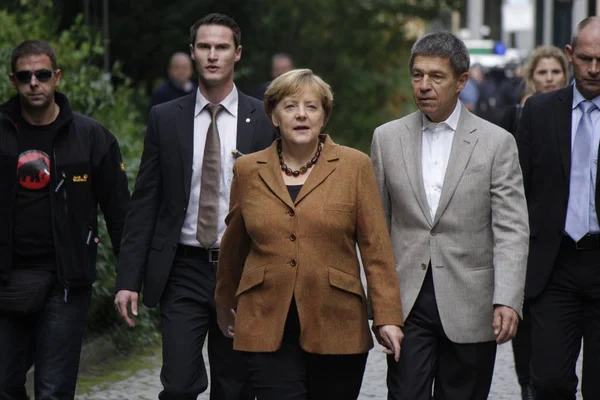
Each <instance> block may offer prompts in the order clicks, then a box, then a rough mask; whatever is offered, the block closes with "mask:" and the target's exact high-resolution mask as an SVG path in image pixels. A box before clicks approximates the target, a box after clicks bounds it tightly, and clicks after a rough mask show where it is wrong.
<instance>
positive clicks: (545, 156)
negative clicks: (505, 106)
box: [516, 86, 600, 299]
mask: <svg viewBox="0 0 600 400" xmlns="http://www.w3.org/2000/svg"><path fill="white" fill-rule="evenodd" d="M572 106H573V87H572V86H568V87H566V88H564V89H560V90H557V91H554V92H550V93H545V94H537V95H535V96H532V97H530V98H529V99H528V100H527V102H526V103H525V107H524V108H523V113H522V115H521V121H520V123H519V128H518V130H517V135H516V139H517V146H518V147H519V159H520V161H521V168H522V170H523V184H524V186H525V195H526V197H527V205H528V208H529V229H530V235H531V237H530V240H529V243H530V245H529V259H528V263H527V282H526V285H525V298H526V299H532V298H535V297H537V296H538V295H539V294H540V293H541V292H542V291H543V290H544V288H545V287H546V284H547V282H548V279H549V277H550V274H551V273H552V268H553V266H554V262H555V261H556V257H557V255H558V250H559V247H560V242H561V240H562V238H563V236H564V228H565V221H566V217H567V204H568V201H569V180H570V175H571V134H572V133H571V120H572ZM573 134H574V133H573ZM595 195H596V205H600V197H599V192H598V182H597V184H596V194H595ZM596 208H597V209H598V206H596Z"/></svg>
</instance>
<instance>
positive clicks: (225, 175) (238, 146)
mask: <svg viewBox="0 0 600 400" xmlns="http://www.w3.org/2000/svg"><path fill="white" fill-rule="evenodd" d="M190 50H191V56H192V59H193V60H194V61H195V63H196V67H197V70H198V76H199V88H198V91H197V92H196V93H194V94H192V95H188V96H185V97H181V98H179V99H176V100H173V101H171V102H167V103H164V104H161V105H158V106H156V107H154V108H152V110H151V111H150V116H149V121H148V127H147V132H146V139H145V143H144V152H143V154H142V160H141V164H140V170H139V173H138V176H137V181H136V184H135V190H134V193H133V197H132V201H131V203H130V204H131V206H130V208H129V213H128V216H127V220H126V222H125V229H124V233H123V241H122V247H121V254H120V257H119V263H118V275H117V283H116V286H117V290H118V293H117V295H116V298H115V306H116V308H117V310H118V311H119V312H120V314H121V316H122V317H123V319H125V321H126V322H127V323H128V324H129V325H130V326H134V324H135V323H134V320H133V319H132V318H131V317H130V315H129V313H128V311H129V310H128V307H129V305H131V313H132V314H133V316H135V315H137V303H138V293H139V291H140V289H141V287H142V283H143V286H144V293H143V294H144V297H143V301H144V304H145V305H147V306H149V307H154V306H156V304H157V303H160V309H161V319H162V321H161V322H162V327H161V331H162V338H163V367H162V371H161V382H162V384H163V387H164V390H163V391H162V392H161V393H160V394H159V399H162V400H166V399H190V400H191V399H194V400H195V399H196V398H197V396H198V394H200V393H202V392H204V391H205V390H206V388H207V386H208V380H207V376H206V370H205V366H204V360H203V357H202V347H203V344H204V340H205V338H206V335H207V333H208V336H209V337H208V355H209V361H210V373H211V393H210V394H211V396H210V398H211V399H215V400H238V399H254V396H253V394H252V393H251V386H250V384H249V382H247V379H246V369H245V368H244V363H243V362H242V358H241V357H240V356H239V355H238V354H237V353H235V352H234V351H233V342H232V340H231V339H228V338H225V337H224V336H223V335H222V334H221V332H220V331H219V328H218V326H217V321H216V312H215V302H214V290H215V279H216V268H217V260H218V255H219V244H220V238H221V235H222V234H223V231H224V230H225V222H224V219H225V215H226V214H227V212H228V209H229V190H230V185H231V180H232V178H233V176H232V175H233V171H232V168H233V162H234V159H235V157H236V156H238V155H240V154H242V153H244V154H245V153H250V152H254V151H258V150H261V149H264V148H266V147H267V146H269V145H270V144H271V143H272V141H273V140H274V138H275V130H274V128H273V126H272V124H271V123H270V122H269V120H268V119H267V117H266V115H265V113H264V108H263V105H262V103H261V102H259V101H257V100H255V99H252V98H250V97H248V96H246V95H244V94H243V93H241V92H240V91H238V90H237V88H236V87H235V85H234V83H233V71H234V65H235V63H236V62H237V61H239V59H240V57H241V52H242V47H241V46H240V28H239V27H238V25H237V24H236V23H235V21H233V20H232V19H231V18H230V17H228V16H225V15H222V14H210V15H207V16H205V17H204V18H202V19H201V20H199V21H198V22H196V23H195V24H194V25H193V26H192V28H191V44H190ZM215 174H216V175H215Z"/></svg>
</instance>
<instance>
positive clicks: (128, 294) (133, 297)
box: [115, 290, 139, 328]
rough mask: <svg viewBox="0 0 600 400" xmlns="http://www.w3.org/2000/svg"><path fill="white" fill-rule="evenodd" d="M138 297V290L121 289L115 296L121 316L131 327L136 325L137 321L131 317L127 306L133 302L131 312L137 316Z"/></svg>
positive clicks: (116, 306) (116, 305)
mask: <svg viewBox="0 0 600 400" xmlns="http://www.w3.org/2000/svg"><path fill="white" fill-rule="evenodd" d="M138 297H139V294H138V292H133V291H131V290H119V291H118V292H117V295H116V296H115V309H116V310H117V312H118V313H119V314H121V318H123V320H125V322H126V323H127V325H129V326H130V327H131V328H133V327H134V326H135V321H134V320H133V318H130V317H129V312H128V310H127V307H128V306H129V303H131V313H132V314H133V316H134V317H137V315H138Z"/></svg>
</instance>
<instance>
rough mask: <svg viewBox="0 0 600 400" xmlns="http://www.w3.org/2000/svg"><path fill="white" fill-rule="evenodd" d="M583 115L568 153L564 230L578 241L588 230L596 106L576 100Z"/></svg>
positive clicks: (589, 102)
mask: <svg viewBox="0 0 600 400" xmlns="http://www.w3.org/2000/svg"><path fill="white" fill-rule="evenodd" d="M579 105H580V106H581V110H582V111H583V115H582V116H581V119H580V120H579V126H578V127H577V132H576V133H575V141H574V143H573V150H572V152H571V179H570V183H569V205H568V206H567V221H566V223H565V232H566V233H567V234H568V235H569V236H570V237H571V239H573V240H574V241H576V242H578V241H579V240H580V239H581V238H582V237H584V236H585V235H586V234H587V233H588V232H589V230H590V190H591V178H590V177H591V169H590V168H591V167H590V160H591V157H592V129H593V128H592V116H591V113H592V111H593V110H594V109H595V108H596V105H595V104H594V103H593V102H591V101H587V100H586V101H582V102H581V103H579Z"/></svg>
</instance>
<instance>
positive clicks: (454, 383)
mask: <svg viewBox="0 0 600 400" xmlns="http://www.w3.org/2000/svg"><path fill="white" fill-rule="evenodd" d="M491 323H492V321H490V324H491ZM402 330H403V331H404V340H403V341H402V353H401V354H400V360H399V361H398V362H396V361H395V360H394V358H393V356H391V355H388V358H387V365H388V373H387V386H388V400H431V399H432V397H431V391H432V390H431V389H432V386H433V387H434V392H435V394H434V395H433V399H434V400H486V399H487V397H488V394H489V391H490V386H491V384H492V375H493V373H494V361H495V359H496V342H483V343H467V344H459V343H453V342H451V341H450V340H449V339H448V337H447V336H446V335H445V333H444V329H443V327H442V322H441V320H440V316H439V313H438V309H437V302H436V298H435V291H434V286H433V277H432V274H431V265H430V266H429V269H428V270H427V275H426V277H425V281H424V282H423V286H422V288H421V291H420V292H419V296H418V297H417V300H416V302H415V305H414V306H413V308H412V310H411V311H410V314H409V316H408V317H407V319H406V321H405V323H404V327H403V328H402ZM434 382H435V383H434Z"/></svg>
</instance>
